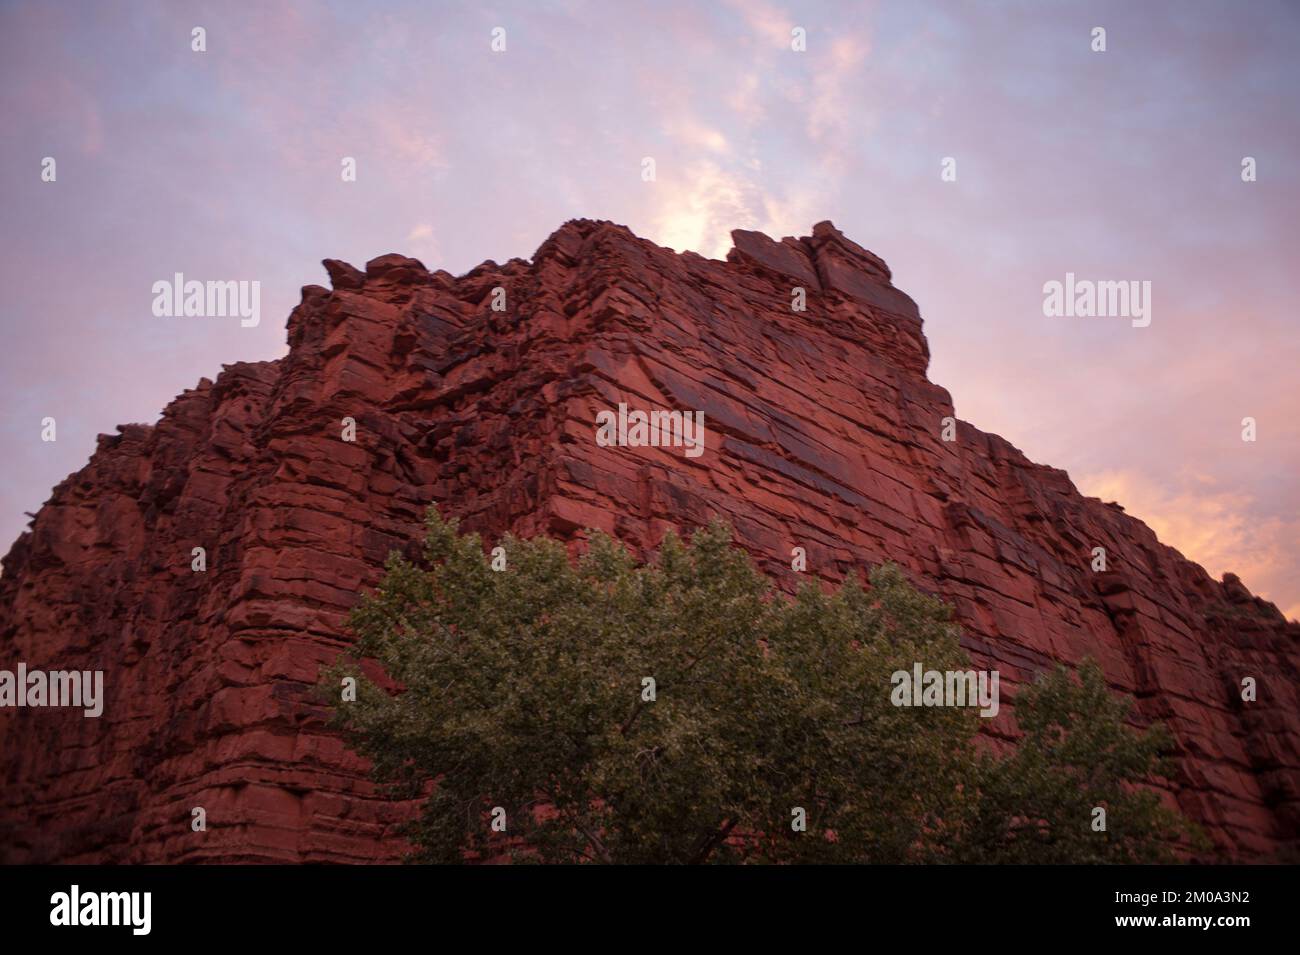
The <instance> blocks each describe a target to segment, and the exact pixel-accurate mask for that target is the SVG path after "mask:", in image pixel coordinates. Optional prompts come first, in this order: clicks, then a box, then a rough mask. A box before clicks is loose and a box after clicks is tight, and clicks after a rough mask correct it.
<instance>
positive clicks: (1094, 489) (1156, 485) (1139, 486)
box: [1077, 470, 1300, 620]
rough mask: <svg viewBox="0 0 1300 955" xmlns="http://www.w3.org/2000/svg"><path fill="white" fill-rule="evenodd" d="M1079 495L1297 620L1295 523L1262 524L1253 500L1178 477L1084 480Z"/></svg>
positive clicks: (1199, 478) (1115, 473) (1299, 535)
mask: <svg viewBox="0 0 1300 955" xmlns="http://www.w3.org/2000/svg"><path fill="white" fill-rule="evenodd" d="M1077 483H1078V486H1079V490H1081V491H1082V492H1083V493H1084V494H1088V495H1092V496H1094V497H1099V498H1101V499H1102V500H1104V501H1118V502H1119V503H1120V504H1122V505H1123V506H1124V509H1125V510H1126V511H1127V512H1128V513H1129V514H1132V515H1133V516H1134V517H1137V518H1138V519H1140V520H1142V521H1144V522H1145V523H1146V524H1147V525H1149V526H1150V527H1151V529H1152V530H1153V531H1155V532H1156V536H1157V537H1159V538H1160V540H1161V541H1162V542H1163V543H1166V544H1168V545H1170V546H1171V547H1175V548H1177V549H1178V550H1179V551H1181V552H1182V553H1183V554H1184V556H1186V557H1188V558H1189V559H1191V560H1194V561H1196V562H1197V563H1198V564H1200V565H1201V566H1202V567H1204V568H1205V569H1206V570H1207V571H1209V572H1210V573H1211V574H1213V575H1214V576H1215V577H1221V576H1222V575H1223V574H1224V573H1225V572H1228V571H1230V572H1232V573H1234V574H1237V575H1238V576H1239V577H1240V578H1241V580H1242V582H1243V583H1244V584H1245V585H1246V586H1247V587H1249V588H1250V590H1251V592H1252V593H1255V594H1258V595H1260V596H1262V597H1263V598H1264V599H1266V600H1271V601H1273V602H1274V603H1276V604H1278V606H1279V608H1280V609H1281V610H1282V612H1283V613H1284V614H1286V616H1287V617H1288V618H1289V619H1291V620H1295V619H1300V592H1298V591H1297V587H1296V581H1295V579H1294V572H1293V570H1292V568H1293V567H1294V559H1293V558H1292V556H1291V552H1292V550H1293V549H1294V547H1295V542H1296V541H1297V540H1300V518H1291V519H1283V518H1278V517H1267V518H1260V517H1258V516H1257V514H1258V510H1257V508H1256V506H1255V500H1254V498H1253V497H1252V496H1251V495H1250V494H1249V493H1247V492H1244V491H1240V490H1232V489H1227V488H1224V487H1222V486H1220V485H1219V483H1218V482H1217V481H1216V480H1215V479H1214V478H1211V477H1208V476H1206V475H1203V474H1183V475H1181V476H1180V477H1179V479H1178V481H1177V485H1176V486H1172V485H1166V484H1162V483H1160V482H1157V481H1155V480H1153V479H1152V478H1151V477H1149V476H1148V475H1145V474H1142V473H1140V472H1137V471H1131V470H1112V471H1102V472H1098V473H1096V474H1088V475H1084V476H1083V477H1081V478H1080V479H1079V480H1078V482H1077Z"/></svg>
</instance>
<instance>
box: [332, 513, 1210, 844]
mask: <svg viewBox="0 0 1300 955" xmlns="http://www.w3.org/2000/svg"><path fill="white" fill-rule="evenodd" d="M499 547H500V549H499V550H495V551H494V555H495V556H490V555H487V554H485V552H484V547H483V544H482V542H481V540H480V539H479V538H478V537H477V536H476V535H461V534H460V533H459V529H458V526H457V523H456V522H455V521H454V520H445V519H443V518H442V517H441V516H440V515H439V514H438V512H437V511H436V510H435V509H432V508H431V509H430V512H429V516H428V520H427V538H426V544H425V554H424V560H423V561H422V562H420V563H418V564H417V563H412V562H410V561H407V560H405V559H403V558H401V557H400V556H398V555H396V554H394V555H392V556H390V558H389V560H388V563H387V565H386V573H385V576H384V578H383V580H382V583H381V584H380V586H379V588H378V589H377V590H376V592H375V593H373V594H371V595H368V596H366V597H365V598H364V599H363V600H362V602H361V603H360V604H359V606H358V608H357V609H356V611H355V612H354V613H353V616H352V626H353V629H354V630H355V632H356V634H357V636H358V640H357V643H356V645H355V647H354V648H353V650H352V651H351V652H350V654H349V655H348V656H347V657H346V658H345V659H343V660H341V661H340V663H339V665H338V666H337V667H336V668H334V669H333V670H331V671H330V672H329V674H328V676H327V677H326V680H325V685H326V687H327V688H328V692H329V693H330V699H331V700H333V701H335V703H336V719H337V723H338V725H339V726H340V727H341V728H342V729H343V730H344V732H345V736H346V738H347V739H348V740H349V742H350V743H351V745H352V746H354V747H355V748H356V750H357V751H358V752H360V753H362V754H363V755H365V756H367V757H369V758H370V759H371V760H372V761H373V771H374V774H375V777H376V778H377V779H378V780H380V781H381V782H383V783H384V784H386V786H387V787H389V791H390V792H391V793H392V794H393V795H396V796H403V797H408V798H419V799H420V800H422V802H421V809H420V812H419V814H418V816H417V818H415V819H414V820H413V821H412V822H411V824H410V826H409V830H408V836H409V838H410V840H411V843H412V845H413V846H414V847H415V850H416V851H415V855H414V857H413V858H414V859H415V860H416V861H426V862H461V861H467V860H473V859H476V858H477V859H481V858H487V857H498V856H501V855H505V854H509V855H511V856H513V857H514V858H515V859H517V860H519V861H533V862H565V863H572V862H599V863H721V862H767V863H792V862H871V863H902V862H922V863H924V862H1129V861H1154V860H1160V859H1165V858H1169V857H1170V851H1171V847H1172V845H1173V842H1174V840H1175V839H1176V838H1177V837H1178V836H1179V835H1180V834H1182V833H1184V828H1185V827H1184V824H1183V822H1182V820H1181V818H1180V817H1178V816H1176V815H1175V814H1174V813H1172V812H1170V811H1169V810H1168V809H1166V808H1164V807H1162V806H1161V805H1160V803H1159V800H1158V798H1157V796H1156V794H1155V793H1154V792H1153V791H1151V790H1150V789H1149V788H1146V787H1144V786H1141V785H1139V784H1141V783H1143V782H1144V781H1146V780H1148V779H1149V778H1150V777H1151V776H1152V774H1154V773H1159V772H1161V771H1162V769H1163V765H1162V763H1161V762H1160V753H1161V751H1162V749H1163V748H1164V747H1166V746H1167V737H1166V736H1165V735H1164V733H1163V732H1162V731H1161V729H1160V728H1159V727H1155V728H1152V729H1149V730H1146V731H1142V732H1139V731H1137V730H1135V729H1133V728H1132V727H1130V726H1129V725H1128V722H1127V710H1128V706H1127V701H1126V700H1124V699H1123V698H1121V697H1116V696H1112V695H1111V694H1110V693H1109V691H1108V690H1107V688H1106V685H1105V681H1104V679H1103V677H1102V674H1101V672H1100V670H1099V669H1098V668H1097V667H1096V666H1095V665H1092V664H1085V665H1084V666H1082V667H1081V668H1080V670H1079V672H1078V674H1077V677H1076V675H1073V674H1071V672H1070V671H1068V670H1067V669H1065V668H1058V669H1057V670H1055V671H1053V672H1050V673H1047V674H1045V675H1043V677H1042V678H1041V679H1040V680H1039V682H1038V683H1036V684H1034V685H1032V686H1028V687H1024V688H1022V689H1021V691H1020V692H1019V694H1018V695H1017V697H1016V699H1015V706H1014V713H1015V718H1016V722H1017V724H1018V725H1019V728H1020V730H1021V732H1022V733H1023V738H1022V739H1021V740H1020V741H1019V743H1018V745H1017V746H1015V747H1013V748H1011V749H1010V751H1008V752H1005V753H995V752H993V751H992V749H991V748H990V747H988V746H982V745H978V744H977V740H976V735H977V733H978V730H979V723H980V717H979V715H978V713H977V712H976V710H975V708H972V707H970V706H923V707H916V706H897V705H895V703H894V702H893V701H891V690H892V689H893V686H892V684H891V677H892V676H893V675H894V674H896V673H899V672H900V671H907V672H911V671H912V669H913V667H914V665H915V664H917V663H920V664H923V665H924V667H925V669H926V670H937V671H966V670H968V669H969V666H970V665H969V662H968V660H967V658H966V655H965V653H964V652H963V651H962V650H961V648H960V646H959V643H958V636H959V631H958V628H957V626H956V625H955V624H954V623H953V621H952V614H951V611H950V610H949V608H948V607H947V606H946V605H944V604H943V603H942V602H940V601H938V600H936V599H934V598H932V597H929V596H927V595H925V594H923V593H921V592H919V591H918V590H916V589H915V588H914V587H913V586H912V585H911V584H909V583H908V581H907V579H906V578H905V577H904V575H903V573H902V572H901V571H900V570H899V569H898V568H897V567H895V566H893V565H889V564H886V565H883V566H881V567H878V568H876V569H874V570H873V571H872V572H871V574H870V577H869V586H866V587H864V586H863V585H861V584H860V583H859V581H858V580H857V579H856V578H854V577H850V578H849V579H848V580H846V581H845V582H844V583H843V584H842V585H841V586H839V587H837V588H828V587H825V586H822V585H821V584H819V583H818V582H816V581H812V580H810V581H809V582H808V583H807V584H806V585H805V586H803V587H802V588H800V590H799V591H798V593H797V595H796V596H794V597H793V598H790V597H787V596H785V595H784V594H782V593H780V592H779V591H778V590H777V589H776V588H775V587H774V585H773V584H772V582H771V581H770V580H769V579H768V578H767V577H765V576H764V575H762V574H761V573H760V572H759V571H758V570H757V569H756V568H755V567H754V566H753V564H752V562H751V560H750V559H749V557H748V555H747V554H745V552H744V551H742V550H741V549H739V548H738V547H736V546H734V545H733V544H732V542H731V533H730V530H729V529H728V528H727V527H726V526H725V525H722V524H713V525H710V526H709V527H707V528H704V529H701V530H699V531H697V532H696V533H695V534H694V535H693V536H692V537H691V539H690V541H689V542H683V541H681V540H680V539H679V538H678V537H676V536H675V535H672V534H669V535H668V536H667V537H666V538H665V539H664V541H663V543H662V546H661V547H660V550H659V553H658V554H657V556H656V558H655V559H654V560H652V561H650V562H648V563H640V562H638V561H637V560H635V559H634V558H633V557H632V555H631V554H629V552H628V551H627V550H626V549H625V548H624V547H623V546H622V545H620V544H619V543H617V542H616V541H614V540H612V539H610V538H609V537H607V536H605V535H603V534H600V533H598V532H593V533H592V535H591V538H590V546H589V548H588V549H587V551H586V553H585V554H583V555H582V556H581V557H580V558H579V559H578V560H576V561H573V560H570V558H569V555H568V552H567V550H566V549H565V547H564V546H563V545H562V544H560V543H557V542H555V541H551V540H547V539H544V538H535V539H530V540H521V539H517V538H514V537H506V538H505V539H504V540H502V541H500V542H499ZM494 567H495V568H496V569H494ZM359 658H372V659H373V660H374V661H375V662H376V663H377V664H378V665H379V666H380V667H382V669H383V670H384V671H385V673H386V674H387V677H388V678H389V680H390V681H391V683H392V684H393V685H395V687H396V689H393V688H391V687H390V688H389V689H385V688H384V687H382V686H380V685H378V684H377V683H375V682H373V681H371V680H370V679H368V678H367V677H366V676H365V674H364V673H363V671H362V670H361V668H360V666H359V665H358V664H359ZM349 680H355V681H356V682H355V684H354V685H355V694H354V696H352V697H349V696H348V695H347V694H344V699H342V700H341V699H340V690H339V687H340V685H341V681H342V683H343V684H347V683H348V681H349ZM1097 809H1103V810H1104V813H1105V828H1104V829H1098V828H1097V818H1098V817H1097V814H1096V810H1097Z"/></svg>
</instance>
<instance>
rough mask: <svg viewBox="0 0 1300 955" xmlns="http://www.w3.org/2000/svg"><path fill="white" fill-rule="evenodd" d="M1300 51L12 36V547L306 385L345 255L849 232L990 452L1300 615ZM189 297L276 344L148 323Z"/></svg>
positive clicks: (466, 6) (95, 31) (570, 36)
mask: <svg viewBox="0 0 1300 955" xmlns="http://www.w3.org/2000/svg"><path fill="white" fill-rule="evenodd" d="M196 27H201V28H202V29H203V30H204V31H205V32H204V41H205V42H204V46H205V49H204V50H203V51H196V50H195V49H193V45H194V39H193V30H194V28H196ZM1097 27H1101V28H1103V29H1104V30H1105V47H1106V48H1105V50H1104V51H1099V50H1095V49H1094V46H1096V45H1097V40H1096V38H1095V36H1094V29H1095V28H1097ZM497 28H500V29H501V30H504V33H503V34H502V33H499V32H498V33H496V34H495V36H496V38H497V44H498V46H499V45H500V41H501V39H502V38H504V46H505V48H504V50H493V48H492V46H493V39H494V31H495V30H497ZM795 28H801V29H802V31H803V35H804V36H805V38H806V39H805V43H804V46H805V49H802V50H796V49H793V46H795V45H796V44H795V43H794V42H793V40H792V37H793V34H792V31H793V30H794V29H795ZM1297 41H1300V5H1298V4H1296V3H1286V2H1269V0H1253V2H1251V3H1237V2H1213V3H1211V2H1198V0H1145V2H1142V3H1133V2H1131V0H1124V2H1118V3H1069V2H1049V0H1035V2H1021V3H1017V2H1008V3H977V2H970V0H966V2H921V0H899V2H876V3H871V2H828V3H793V2H779V0H745V2H721V0H720V2H714V3H707V2H699V0H694V2H692V0H658V2H635V0H620V2H617V3H613V2H608V0H593V2H585V0H582V2H579V0H569V2H545V0H529V2H510V3H505V2H501V3H468V2H467V3H439V2H430V0H422V2H412V3H402V2H386V3H382V4H381V3H373V4H370V3H363V2H360V0H352V2H337V3H334V2H321V0H313V2H307V0H257V2H251V0H250V2H242V0H222V2H216V3H190V2H184V0H172V2H167V3H162V2H147V0H135V2H113V0H95V2H62V3H28V2H2V3H0V117H2V118H3V126H0V210H2V212H0V334H3V339H4V348H3V349H0V382H2V383H3V395H4V401H3V406H2V407H0V461H2V462H3V475H4V481H3V484H0V550H4V549H7V547H8V545H9V544H10V543H11V542H12V541H13V540H14V539H16V537H17V536H18V534H19V533H20V532H21V531H22V530H23V528H24V527H25V525H26V523H27V520H28V518H27V517H26V516H25V515H24V512H25V511H31V512H34V511H35V510H37V508H38V507H39V506H40V505H41V503H42V502H44V501H45V500H46V499H47V498H48V496H49V492H50V489H51V488H52V487H53V485H55V484H56V483H58V482H59V481H61V480H62V479H63V478H64V477H66V476H67V475H68V474H69V473H70V472H73V471H75V470H77V469H79V468H80V467H82V466H83V465H84V464H85V463H86V461H87V460H88V458H89V456H90V454H91V452H92V451H93V450H94V446H95V438H96V435H97V434H100V433H109V434H111V433H114V431H115V428H116V426H117V425H118V424H120V423H126V422H152V421H155V420H157V418H158V416H159V414H160V412H161V410H162V408H163V407H164V406H165V405H166V403H167V402H168V401H170V400H171V399H172V398H173V397H174V396H175V395H177V394H178V393H180V392H181V391H182V390H184V389H185V388H190V387H193V386H194V385H195V384H196V383H197V382H198V381H199V379H200V378H203V377H208V378H211V377H214V376H215V374H216V373H218V372H219V370H220V367H221V365H222V363H231V362H235V361H256V360H263V359H271V358H276V357H278V356H280V355H282V354H284V353H285V335H284V322H285V319H286V318H287V316H288V314H289V311H290V310H291V309H292V307H293V306H294V305H295V304H297V301H298V298H299V289H300V288H301V286H303V285H308V284H327V279H326V276H325V272H324V270H323V269H322V268H321V266H320V264H319V263H320V260H321V259H323V258H340V259H344V260H346V261H350V262H352V263H354V264H357V265H362V264H364V262H365V261H366V260H368V259H371V258H373V257H375V256H377V255H381V254H384V253H387V252H401V253H404V254H408V255H412V256H415V257H417V258H419V259H420V260H421V261H423V262H424V263H425V265H427V266H429V267H430V268H433V269H437V268H443V269H446V270H448V271H450V272H452V273H455V274H461V273H464V272H465V271H468V270H469V269H470V268H472V267H473V266H474V265H476V264H478V263H479V262H481V261H483V260H485V259H489V258H490V259H494V260H496V261H498V262H504V261H505V260H507V259H509V258H512V257H515V256H519V257H523V258H530V257H531V256H532V254H533V252H534V251H535V249H536V248H537V246H538V245H540V244H541V243H542V241H543V240H544V239H545V238H546V237H547V236H548V235H549V234H550V233H551V232H552V231H554V230H555V229H556V228H557V227H558V226H559V225H560V224H562V223H563V222H565V221H566V220H568V219H572V218H578V217H586V218H595V219H610V220H613V221H615V222H620V223H623V224H625V225H627V226H628V227H629V228H631V229H632V230H633V231H634V232H635V233H636V234H638V235H640V236H643V237H645V238H647V239H650V240H652V241H654V242H657V243H659V244H661V245H665V246H668V247H671V248H674V249H677V250H679V251H681V250H685V249H691V250H694V251H697V252H699V253H701V254H703V255H707V256H711V257H717V258H721V257H724V256H725V254H726V252H727V250H728V249H729V248H730V240H729V233H730V230H732V229H736V228H741V229H757V230H761V231H764V232H766V233H768V234H769V235H773V236H785V235H796V236H798V235H807V234H809V233H810V232H811V226H812V225H813V224H814V223H815V222H818V221H820V220H822V219H831V220H833V221H834V222H835V224H836V225H837V226H839V228H840V229H841V230H843V231H844V232H845V234H847V235H848V236H849V237H850V238H852V239H854V240H856V241H857V242H859V243H860V244H862V245H864V246H866V247H867V248H870V249H872V250H873V251H875V252H876V253H877V254H879V255H880V256H881V257H882V258H884V259H885V260H886V261H887V262H888V263H889V265H890V267H891V268H892V270H893V273H894V281H895V284H896V285H898V287H899V288H901V289H903V290H904V291H906V292H908V293H909V294H910V295H911V296H912V297H913V298H914V299H915V300H916V301H917V303H918V304H919V306H920V309H921V314H922V316H923V318H924V320H925V331H926V335H927V337H928V339H929V342H930V348H931V351H932V355H933V359H932V362H931V367H930V377H931V379H932V380H934V381H936V382H938V383H939V384H941V385H943V386H944V387H946V388H948V389H949V391H950V392H951V393H952V396H953V399H954V402H955V404H956V408H957V413H958V415H959V416H960V417H962V418H964V419H965V420H968V421H970V422H972V423H973V424H975V425H976V426H977V427H979V428H981V429H983V430H985V431H991V432H995V433H997V434H1000V435H1002V436H1003V437H1005V438H1007V439H1008V440H1009V441H1011V442H1012V443H1013V444H1015V445H1016V446H1017V447H1019V448H1020V449H1021V450H1022V451H1024V452H1025V453H1026V454H1027V455H1029V457H1030V458H1032V459H1033V460H1035V461H1039V462H1042V463H1046V464H1051V465H1053V466H1056V467H1061V468H1064V469H1066V470H1067V471H1068V472H1069V474H1070V476H1071V478H1072V479H1073V480H1074V482H1075V483H1076V485H1077V486H1078V487H1079V488H1080V490H1082V491H1083V492H1084V493H1086V494H1090V495H1094V496H1099V497H1102V498H1103V499H1104V500H1117V501H1119V502H1120V503H1121V504H1123V505H1124V506H1125V508H1126V510H1127V511H1128V513H1129V514H1132V515H1134V516H1136V517H1139V518H1141V519H1142V520H1144V521H1146V522H1147V523H1148V524H1149V525H1150V526H1151V527H1152V528H1153V529H1154V530H1155V531H1156V533H1157V534H1158V535H1159V536H1160V537H1161V539H1162V540H1164V541H1165V542H1166V543H1169V544H1172V545H1173V546H1175V547H1177V548H1179V549H1180V550H1181V551H1182V552H1183V553H1184V554H1186V555H1187V556H1189V557H1191V558H1192V559H1194V560H1197V561H1199V562H1200V563H1202V564H1203V565H1204V566H1205V567H1206V568H1207V569H1208V570H1209V571H1210V572H1211V573H1212V574H1214V575H1215V576H1216V577H1217V576H1219V575H1221V574H1222V573H1223V572H1224V571H1232V572H1235V573H1237V574H1239V575H1240V576H1241V578H1242V579H1243V581H1244V582H1245V583H1246V585H1247V586H1248V587H1250V588H1251V590H1252V591H1254V592H1255V593H1258V594H1261V595H1263V596H1265V597H1267V598H1268V599H1270V600H1273V601H1274V602H1276V603H1277V604H1278V605H1279V607H1281V608H1282V609H1283V611H1284V612H1286V613H1287V615H1288V616H1289V617H1291V618H1293V619H1295V618H1300V481H1297V473H1298V470H1300V469H1298V466H1300V420H1298V419H1300V396H1298V395H1300V387H1298V386H1297V369H1298V368H1300V319H1298V318H1297V316H1296V306H1295V303H1296V302H1297V299H1300V295H1298V294H1297V293H1298V292H1300V268H1298V267H1297V263H1298V262H1300V256H1298V254H1297V253H1298V252H1300V238H1298V236H1297V232H1298V229H1297V222H1300V171H1298V169H1297V164H1296V159H1297V155H1298V154H1300V65H1297V60H1296V55H1295V51H1296V49H1297ZM46 157H51V158H53V159H54V160H55V179H54V181H52V182H49V181H43V178H42V174H43V171H44V170H45V169H46V166H45V164H44V160H45V159H46ZM344 157H351V158H353V159H354V160H355V163H356V178H355V181H344V179H343V176H342V174H341V170H342V164H343V158H344ZM646 157H652V158H653V159H654V160H655V178H654V180H653V181H645V180H644V179H643V177H642V170H643V164H642V160H643V159H644V158H646ZM1245 157H1251V158H1253V159H1254V160H1255V163H1254V166H1255V178H1254V181H1250V182H1247V181H1243V174H1242V172H1243V165H1242V164H1243V159H1244V158H1245ZM945 159H951V160H954V162H953V163H950V164H948V166H947V167H945V165H944V160H945ZM945 168H947V169H949V170H950V171H955V178H954V177H953V176H951V175H949V176H948V177H945V176H944V175H943V171H944V169H945ZM176 272H181V273H183V274H184V275H185V276H186V277H189V278H197V279H200V280H208V279H220V280H237V281H239V280H243V281H254V280H255V281H258V282H260V283H261V321H260V323H259V324H258V325H257V326H255V327H244V326H243V324H241V322H240V320H239V319H238V318H235V317H229V318H220V317H214V318H203V319H196V318H191V319H169V318H160V317H157V316H155V315H154V314H153V311H152V304H153V301H154V294H153V284H154V283H155V282H157V281H159V280H166V279H170V277H171V276H172V275H173V274H174V273H176ZM1067 272H1072V273H1074V274H1075V275H1076V276H1077V277H1078V278H1079V279H1088V280H1096V281H1139V282H1148V281H1149V282H1150V283H1151V286H1150V288H1151V300H1150V301H1151V314H1150V318H1151V322H1150V324H1149V325H1148V326H1146V327H1135V326H1134V324H1133V322H1132V321H1130V320H1129V319H1128V318H1125V317H1122V316H1098V317H1080V316H1070V317H1065V316H1049V315H1046V314H1045V309H1044V304H1043V302H1044V283H1047V282H1051V281H1062V282H1063V281H1064V280H1065V275H1066V273H1067ZM46 417H53V418H54V419H55V421H56V422H57V432H56V433H57V440H56V441H52V442H51V441H43V440H41V435H42V420H43V419H44V418H46ZM1246 417H1251V418H1254V419H1255V422H1256V425H1255V426H1256V440H1254V441H1243V440H1242V420H1243V418H1246Z"/></svg>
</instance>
